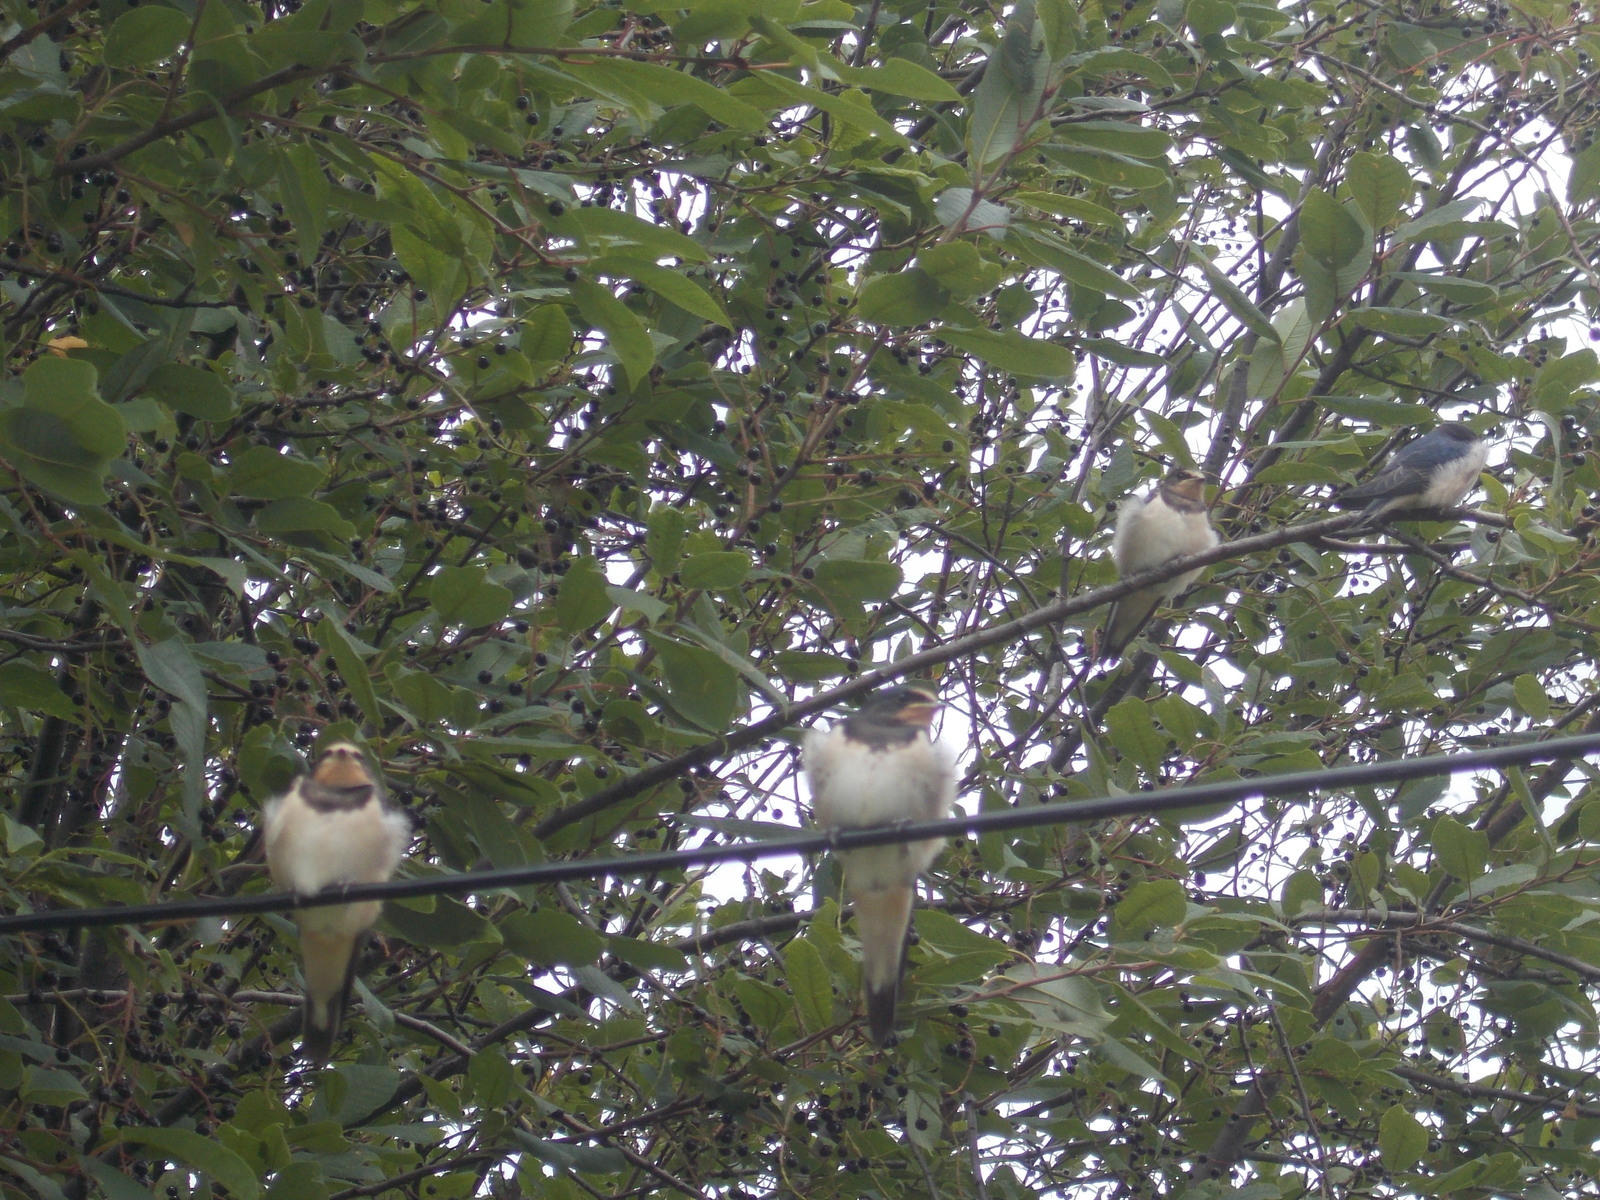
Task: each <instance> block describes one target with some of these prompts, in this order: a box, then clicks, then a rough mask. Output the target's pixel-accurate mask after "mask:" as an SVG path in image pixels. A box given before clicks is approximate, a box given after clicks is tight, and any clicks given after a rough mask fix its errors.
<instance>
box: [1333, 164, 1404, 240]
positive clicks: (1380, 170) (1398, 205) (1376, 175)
mask: <svg viewBox="0 0 1600 1200" xmlns="http://www.w3.org/2000/svg"><path fill="white" fill-rule="evenodd" d="M1345 185H1346V187H1347V188H1348V189H1349V191H1350V197H1351V199H1353V200H1354V201H1355V202H1356V205H1357V207H1359V208H1360V209H1361V213H1362V215H1363V216H1364V217H1366V219H1367V228H1369V229H1387V228H1388V227H1389V226H1390V225H1392V224H1393V223H1394V221H1395V219H1396V218H1397V217H1399V215H1400V211H1401V209H1403V208H1404V207H1405V206H1406V204H1407V203H1408V202H1409V201H1410V199H1411V173H1410V172H1409V171H1407V170H1406V167H1405V164H1404V163H1402V162H1401V161H1400V160H1399V159H1397V158H1394V157H1393V156H1391V155H1388V154H1373V153H1370V152H1368V151H1366V150H1358V151H1357V152H1356V153H1355V154H1352V155H1351V156H1350V169H1349V172H1348V174H1347V175H1346V177H1345Z"/></svg>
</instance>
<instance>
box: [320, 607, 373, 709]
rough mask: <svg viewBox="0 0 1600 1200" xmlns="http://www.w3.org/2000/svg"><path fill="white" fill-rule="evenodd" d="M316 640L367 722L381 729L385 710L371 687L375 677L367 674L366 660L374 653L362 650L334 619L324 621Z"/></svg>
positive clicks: (329, 618)
mask: <svg viewBox="0 0 1600 1200" xmlns="http://www.w3.org/2000/svg"><path fill="white" fill-rule="evenodd" d="M317 640H318V641H319V642H321V643H322V644H323V645H324V646H325V647H327V648H328V650H330V651H331V652H332V653H333V655H334V657H335V660H336V662H337V663H338V668H339V674H340V675H342V676H343V677H344V681H345V683H346V684H348V685H349V687H350V695H351V696H352V697H354V698H355V702H356V703H357V704H358V705H359V706H360V708H361V711H362V713H363V714H364V715H365V716H366V718H367V722H368V723H369V724H370V725H372V727H373V728H375V729H376V728H379V727H380V726H381V725H382V710H381V709H380V707H379V705H378V693H377V692H376V691H375V690H374V689H373V687H372V676H371V675H370V674H369V673H368V672H367V663H366V657H365V655H368V654H371V653H372V651H371V649H370V648H368V647H363V646H361V645H360V644H359V643H358V642H357V641H356V639H355V637H354V635H352V634H350V633H348V632H347V631H346V630H345V627H344V626H343V625H342V624H341V623H340V622H338V621H335V620H334V619H333V618H332V617H323V618H322V620H321V621H319V622H318V623H317Z"/></svg>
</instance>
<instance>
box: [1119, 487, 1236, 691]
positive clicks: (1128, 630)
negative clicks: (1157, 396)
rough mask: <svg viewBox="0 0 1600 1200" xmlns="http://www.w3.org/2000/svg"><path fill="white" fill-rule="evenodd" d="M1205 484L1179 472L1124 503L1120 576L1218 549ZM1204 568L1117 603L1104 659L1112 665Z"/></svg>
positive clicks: (1120, 540)
mask: <svg viewBox="0 0 1600 1200" xmlns="http://www.w3.org/2000/svg"><path fill="white" fill-rule="evenodd" d="M1205 482H1206V481H1205V476H1203V475H1201V474H1199V473H1198V472H1195V471H1189V470H1186V469H1184V468H1182V467H1179V468H1177V469H1176V470H1174V471H1172V472H1171V473H1170V474H1169V475H1168V476H1167V477H1166V478H1165V479H1163V480H1162V481H1161V482H1160V483H1159V484H1158V485H1157V486H1156V487H1155V489H1154V490H1153V491H1151V493H1150V494H1149V495H1148V496H1134V497H1133V498H1132V499H1130V500H1128V501H1127V502H1126V503H1124V504H1123V506H1122V511H1121V512H1120V513H1118V514H1117V533H1116V537H1115V539H1114V540H1113V542H1112V545H1111V555H1112V557H1113V558H1114V559H1115V560H1116V564H1117V574H1118V575H1120V576H1128V575H1137V574H1139V573H1140V572H1141V571H1153V570H1155V569H1156V568H1157V567H1159V566H1162V565H1164V564H1165V563H1168V562H1171V561H1172V560H1173V559H1175V558H1187V557H1189V556H1190V555H1191V554H1203V553H1204V552H1205V551H1207V550H1209V549H1211V547H1213V546H1215V545H1216V544H1217V541H1218V538H1217V531H1216V530H1215V529H1213V528H1211V520H1210V518H1209V517H1208V516H1207V515H1206V501H1205V492H1204V488H1205ZM1203 569H1204V568H1202V567H1196V568H1195V569H1194V570H1192V571H1185V572H1183V573H1182V574H1181V575H1178V576H1176V577H1174V578H1172V579H1168V580H1165V581H1163V582H1161V583H1156V584H1152V585H1151V586H1149V587H1147V588H1140V589H1139V590H1138V591H1137V592H1134V593H1132V594H1131V595H1127V596H1123V597H1122V598H1121V599H1120V600H1115V601H1113V602H1112V604H1111V612H1110V613H1109V614H1108V615H1107V617H1106V628H1105V633H1104V634H1103V635H1102V637H1101V639H1100V658H1101V660H1102V661H1106V662H1109V661H1110V660H1112V659H1114V658H1116V657H1117V656H1118V655H1120V654H1121V653H1122V652H1123V650H1124V649H1126V648H1127V645H1128V643H1129V642H1131V641H1133V639H1134V638H1135V637H1137V636H1138V634H1139V631H1140V630H1141V629H1143V628H1144V627H1145V623H1146V622H1148V621H1149V620H1150V618H1151V617H1152V616H1154V615H1155V611H1156V609H1158V608H1160V607H1161V606H1162V605H1163V604H1166V603H1169V602H1170V601H1172V600H1174V599H1176V598H1177V596H1178V595H1179V593H1181V592H1182V591H1183V589H1184V588H1186V587H1188V586H1189V585H1190V584H1191V583H1193V582H1194V581H1195V579H1196V578H1197V577H1198V576H1199V574H1200V572H1201V571H1202V570H1203Z"/></svg>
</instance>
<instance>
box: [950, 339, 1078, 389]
mask: <svg viewBox="0 0 1600 1200" xmlns="http://www.w3.org/2000/svg"><path fill="white" fill-rule="evenodd" d="M939 337H940V338H941V339H942V340H944V341H946V342H949V343H950V345H952V346H954V347H955V348H956V349H958V350H965V351H967V352H968V353H970V354H974V355H976V356H977V357H978V358H980V359H982V360H983V361H984V362H986V363H988V364H989V365H990V366H992V367H998V368H999V369H1000V370H1002V371H1010V372H1012V373H1013V374H1016V375H1027V376H1029V377H1031V378H1035V379H1070V378H1071V377H1072V376H1073V375H1074V374H1075V373H1076V372H1077V369H1078V358H1077V355H1075V354H1073V353H1072V351H1070V350H1068V349H1066V348H1065V347H1064V346H1058V345H1056V344H1055V343H1054V342H1045V341H1040V340H1039V339H1037V338H1030V337H1026V336H1024V335H1023V334H1021V333H1018V332H1017V331H1016V330H1014V329H1005V330H1001V331H999V332H996V331H994V330H992V329H950V328H945V329H941V330H940V331H939Z"/></svg>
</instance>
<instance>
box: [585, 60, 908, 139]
mask: <svg viewBox="0 0 1600 1200" xmlns="http://www.w3.org/2000/svg"><path fill="white" fill-rule="evenodd" d="M906 65H907V66H910V65H911V64H909V63H907V64H906ZM561 69H562V70H563V71H565V72H567V73H568V74H570V75H571V76H572V77H573V78H574V79H577V80H579V81H580V82H581V83H583V84H585V85H586V86H588V87H592V88H595V89H596V90H598V91H599V92H600V93H601V94H602V95H609V96H614V97H616V98H618V99H620V100H622V101H623V102H624V103H625V104H626V105H627V106H628V107H629V108H630V109H632V110H633V111H634V112H635V113H638V114H639V115H640V116H641V117H643V118H644V119H646V120H654V119H655V117H656V116H659V115H660V113H661V112H662V110H663V109H666V108H673V107H677V106H678V105H683V104H692V105H694V106H695V107H696V108H698V109H699V110H700V111H701V112H703V113H705V114H706V116H708V117H711V118H713V119H714V120H717V121H720V122H722V124H724V125H726V126H728V127H729V128H731V129H742V130H745V131H747V132H751V133H755V132H758V131H760V130H762V129H764V128H766V124H767V114H766V113H764V112H762V111H761V110H760V109H759V108H756V107H755V106H754V105H751V104H746V103H745V102H744V101H743V100H740V99H739V98H738V97H736V96H733V95H730V94H729V93H728V92H727V91H726V90H724V89H722V88H719V87H716V86H714V85H712V84H710V83H707V82H706V81H705V80H703V79H697V78H696V77H695V76H693V75H691V74H689V73H688V72H686V71H682V70H679V69H677V68H676V67H670V66H666V65H664V64H660V63H649V62H639V61H636V60H632V59H624V58H609V59H598V58H590V59H583V60H576V59H568V60H566V61H565V62H563V63H562V64H561ZM933 78H934V79H936V80H937V79H938V77H937V76H934V77H933Z"/></svg>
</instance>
